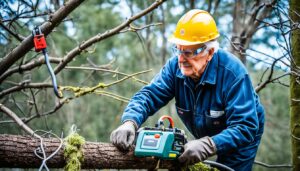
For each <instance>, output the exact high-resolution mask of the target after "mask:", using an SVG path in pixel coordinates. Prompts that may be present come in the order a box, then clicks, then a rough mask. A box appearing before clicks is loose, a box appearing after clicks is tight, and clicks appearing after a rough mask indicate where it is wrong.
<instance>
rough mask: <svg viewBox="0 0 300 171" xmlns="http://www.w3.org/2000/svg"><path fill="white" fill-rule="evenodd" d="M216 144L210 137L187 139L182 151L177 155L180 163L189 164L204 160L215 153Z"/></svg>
mask: <svg viewBox="0 0 300 171" xmlns="http://www.w3.org/2000/svg"><path fill="white" fill-rule="evenodd" d="M216 151H217V149H216V145H215V143H214V142H213V140H212V139H211V138H210V137H207V136H206V137H203V138H201V139H198V140H192V141H189V142H188V143H186V144H185V145H184V152H183V153H182V154H181V156H179V158H178V160H179V162H181V163H184V164H187V165H190V164H195V163H198V162H200V161H204V160H206V159H207V158H208V157H211V156H213V155H214V154H216Z"/></svg>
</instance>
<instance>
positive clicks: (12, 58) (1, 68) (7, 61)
mask: <svg viewBox="0 0 300 171" xmlns="http://www.w3.org/2000/svg"><path fill="white" fill-rule="evenodd" d="M83 1H84V0H69V1H67V2H66V3H65V5H64V6H62V7H61V8H60V9H58V10H57V11H56V12H55V13H53V14H52V15H51V16H50V19H49V20H48V21H47V22H45V23H43V24H42V25H41V30H42V32H43V33H44V35H45V36H47V35H48V34H50V33H51V31H52V30H53V29H54V28H55V27H56V26H57V25H59V24H60V23H61V22H62V21H63V20H64V19H65V18H66V16H68V15H69V14H70V13H71V12H72V11H73V10H74V9H76V8H77V7H78V6H79V5H80V4H81V3H82V2H83ZM32 39H33V37H32V35H29V36H27V37H26V39H24V40H23V41H22V42H21V44H20V45H19V46H17V47H16V48H14V49H13V50H12V51H11V52H10V53H9V54H7V55H6V56H5V57H4V58H3V60H2V61H0V76H1V75H2V74H3V73H4V72H5V71H6V70H7V69H8V68H10V67H11V66H12V65H13V64H14V63H15V62H16V61H17V60H19V59H20V58H22V57H23V56H24V55H25V54H26V53H27V52H29V51H30V49H32V48H33V40H32Z"/></svg>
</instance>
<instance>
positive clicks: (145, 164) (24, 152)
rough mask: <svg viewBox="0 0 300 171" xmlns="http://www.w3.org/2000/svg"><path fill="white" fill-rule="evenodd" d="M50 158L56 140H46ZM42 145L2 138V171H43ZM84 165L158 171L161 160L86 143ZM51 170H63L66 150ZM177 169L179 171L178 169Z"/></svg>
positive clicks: (56, 157) (50, 163) (168, 164)
mask: <svg viewBox="0 0 300 171" xmlns="http://www.w3.org/2000/svg"><path fill="white" fill-rule="evenodd" d="M43 141H44V146H45V152H46V154H47V156H49V155H50V154H51V153H53V152H54V151H55V150H56V149H57V147H58V146H59V145H60V141H59V140H58V139H56V138H44V139H43ZM39 146H40V140H39V139H37V138H33V137H26V136H17V135H0V168H1V167H2V168H39V167H40V166H41V164H42V160H41V159H39V158H38V157H37V156H36V155H35V154H34V150H35V149H37V148H38V147H39ZM83 157H84V160H83V163H82V165H81V169H149V170H151V169H154V168H155V167H156V164H157V159H154V158H151V157H148V158H137V157H134V155H133V151H129V152H128V153H122V152H120V151H119V150H118V149H116V148H115V147H114V146H113V145H112V144H109V143H101V142H97V143H96V142H86V143H85V144H84V145H83ZM46 164H47V166H48V167H49V168H63V167H64V166H65V165H66V159H65V158H64V148H62V149H60V150H59V151H58V153H57V154H56V155H54V156H53V157H52V158H51V159H49V160H48V161H47V163H46ZM159 166H160V167H159V168H164V169H173V170H177V169H178V167H180V166H178V163H175V162H173V161H161V162H160V165H159ZM174 167H177V168H174Z"/></svg>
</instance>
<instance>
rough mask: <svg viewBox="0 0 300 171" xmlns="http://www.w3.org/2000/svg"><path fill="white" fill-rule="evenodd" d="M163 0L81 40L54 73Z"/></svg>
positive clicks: (162, 0)
mask: <svg viewBox="0 0 300 171" xmlns="http://www.w3.org/2000/svg"><path fill="white" fill-rule="evenodd" d="M165 1H166V0H157V1H155V2H154V3H153V4H152V5H151V6H149V7H148V8H146V9H145V10H143V11H141V12H140V13H138V14H137V15H135V16H132V17H130V18H129V19H127V21H125V22H124V23H122V24H120V25H119V26H117V27H115V28H113V29H111V30H108V31H106V32H104V33H102V34H101V33H99V34H98V35H96V36H94V37H91V38H90V39H88V40H86V41H84V42H82V43H81V44H80V45H79V46H78V47H76V48H74V49H72V50H71V51H69V53H68V54H67V55H66V56H64V58H63V60H62V61H63V62H61V63H60V64H59V65H58V66H56V68H55V69H54V73H55V74H57V73H59V72H60V71H61V70H62V69H63V68H64V67H65V66H66V65H67V64H68V63H69V62H71V61H72V60H73V58H74V57H76V56H77V55H79V54H80V53H81V52H82V51H83V50H85V49H86V48H88V47H90V46H91V45H93V44H94V43H97V42H99V41H102V40H104V39H107V38H109V37H111V36H113V35H116V34H118V33H120V32H121V31H122V30H123V29H125V28H126V27H128V26H129V25H130V24H131V23H132V22H133V21H135V20H137V19H139V18H141V17H142V16H144V15H146V14H148V13H149V12H151V11H153V10H154V9H155V8H157V7H158V6H159V5H161V4H162V3H163V2H165ZM0 67H1V65H0ZM0 73H1V70H0Z"/></svg>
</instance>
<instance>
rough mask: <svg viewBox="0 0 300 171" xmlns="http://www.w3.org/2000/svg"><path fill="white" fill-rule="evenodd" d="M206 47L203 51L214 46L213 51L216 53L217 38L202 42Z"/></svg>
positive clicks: (217, 47)
mask: <svg viewBox="0 0 300 171" xmlns="http://www.w3.org/2000/svg"><path fill="white" fill-rule="evenodd" d="M204 44H205V46H206V48H205V51H206V52H208V51H209V50H210V49H212V48H214V53H216V52H217V51H218V49H219V46H220V45H219V42H218V41H217V39H214V40H211V41H209V42H206V43H204Z"/></svg>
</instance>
